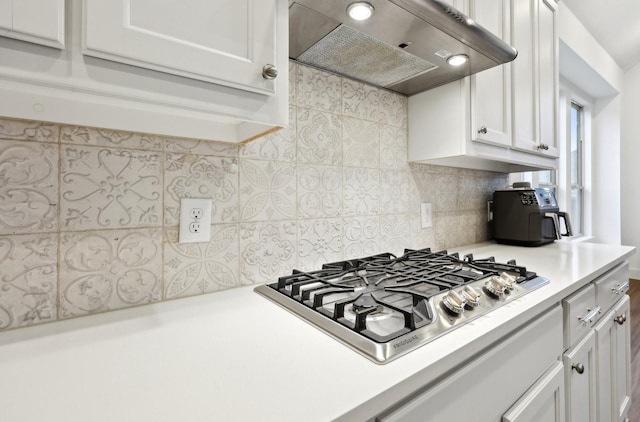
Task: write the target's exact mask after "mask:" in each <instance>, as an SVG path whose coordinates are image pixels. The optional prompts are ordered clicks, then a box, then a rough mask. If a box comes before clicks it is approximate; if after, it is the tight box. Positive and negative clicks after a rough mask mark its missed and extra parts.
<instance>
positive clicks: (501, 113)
mask: <svg viewBox="0 0 640 422" xmlns="http://www.w3.org/2000/svg"><path fill="white" fill-rule="evenodd" d="M527 1H528V0H527ZM515 3H518V7H521V5H520V4H519V3H522V1H516V2H515ZM460 4H461V2H456V3H455V4H454V6H457V7H460ZM465 4H466V8H465V10H466V9H467V8H468V10H467V13H468V14H469V16H470V17H471V18H473V19H474V20H476V21H477V22H478V23H479V24H480V25H482V26H483V27H485V28H486V29H488V30H489V31H491V32H492V33H494V34H495V35H497V36H498V37H500V38H502V39H503V40H504V41H506V42H507V43H509V44H511V37H512V35H511V31H512V29H511V25H512V16H513V14H514V13H516V12H512V10H511V8H512V7H514V6H513V4H514V0H483V1H478V0H469V1H468V2H467V3H465ZM519 12H520V9H519V11H518V13H519ZM525 15H526V18H527V19H531V14H530V13H529V11H528V9H527V13H525ZM528 22H529V21H528V20H527V23H528ZM526 30H528V31H533V29H532V27H531V25H530V24H528V25H527V28H526ZM550 37H552V39H553V40H555V33H552V34H551V35H550ZM522 56H523V54H522V52H519V54H518V57H516V59H515V60H516V61H518V60H523V61H524V62H525V65H526V66H532V60H533V59H534V58H535V57H534V56H533V55H529V54H527V53H526V52H525V54H524V58H523V57H522ZM527 60H528V61H527ZM512 69H513V68H512V67H511V64H504V65H499V66H496V67H493V68H490V69H487V70H484V71H482V72H479V73H477V74H475V75H471V76H469V77H467V78H464V79H462V80H460V81H455V82H451V83H449V84H446V85H443V86H440V87H437V88H434V89H431V90H429V91H425V92H422V93H420V94H417V95H413V96H411V97H409V151H408V156H409V161H413V162H423V163H431V164H438V165H446V166H454V167H463V168H473V169H480V170H493V171H501V172H517V171H527V170H539V169H549V168H555V167H557V160H556V159H555V158H554V157H550V156H549V155H548V154H546V153H540V152H539V151H538V150H537V149H533V148H531V149H527V148H521V147H520V145H518V144H516V143H515V142H514V139H515V138H514V131H513V127H512V125H513V122H514V118H513V114H512V113H513V110H514V109H517V111H518V112H519V113H521V114H522V116H523V119H525V120H526V119H527V118H528V119H529V120H530V121H531V122H533V121H534V120H536V121H537V119H538V117H537V114H536V113H537V111H536V108H534V106H533V105H531V106H530V107H529V109H527V110H525V109H523V108H521V107H517V108H516V107H513V106H512V104H513V103H514V102H516V101H520V100H519V99H518V98H515V97H514V90H513V89H512V83H520V82H519V81H518V80H515V79H512V75H511V71H512ZM552 72H553V70H552V71H551V73H552ZM526 80H527V85H526V87H525V89H529V90H530V91H532V90H533V89H534V86H533V85H532V83H531V80H532V79H531V77H528V78H527V79H526ZM554 86H555V85H554ZM536 89H537V88H536ZM528 96H529V97H531V98H533V93H532V92H531V93H530V94H529V95H528ZM536 98H537V97H536ZM532 101H533V100H532ZM525 105H530V102H529V101H527V102H525ZM547 111H548V110H547V109H546V108H545V112H547ZM549 113H555V111H554V110H552V111H550V112H549ZM545 116H547V114H545ZM554 116H555V114H552V115H551V117H552V118H553V117H554ZM553 122H554V123H553V124H554V125H555V118H554V120H553ZM532 124H533V123H531V125H529V126H530V127H532ZM545 127H546V126H545Z"/></svg>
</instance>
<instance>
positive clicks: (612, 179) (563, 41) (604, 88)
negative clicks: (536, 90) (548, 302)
mask: <svg viewBox="0 0 640 422" xmlns="http://www.w3.org/2000/svg"><path fill="white" fill-rule="evenodd" d="M558 34H559V37H560V74H561V75H562V77H563V78H565V79H567V80H568V81H569V82H570V83H571V84H572V85H574V86H576V87H577V88H579V89H580V90H582V91H583V92H584V93H586V94H588V95H589V96H590V97H591V98H593V104H592V105H591V106H590V107H589V110H590V111H591V130H592V132H591V148H592V149H591V151H590V156H591V161H590V163H589V164H590V165H591V173H590V175H589V178H588V179H589V180H590V185H589V186H587V187H586V188H587V190H588V192H587V197H588V198H590V201H588V203H586V204H585V206H586V207H589V211H590V212H589V214H590V216H591V223H592V227H591V234H592V236H593V241H594V242H599V243H614V244H619V243H621V241H622V232H623V231H624V230H626V227H625V228H624V230H623V229H622V227H624V226H623V223H622V222H621V196H622V195H621V189H620V181H621V178H623V177H622V176H621V173H620V167H621V165H620V162H621V158H620V154H621V124H622V123H621V110H622V109H623V108H624V107H623V105H622V99H621V95H620V93H621V92H622V88H623V80H624V75H623V72H622V70H621V69H620V68H619V67H618V66H617V64H616V63H615V61H614V60H613V59H612V58H611V56H609V54H608V53H607V52H606V51H605V50H604V49H603V48H602V47H601V46H600V44H598V42H597V41H596V40H595V39H594V38H593V37H592V36H591V34H590V33H589V32H588V31H587V29H586V28H585V27H584V26H583V25H582V24H581V23H580V21H578V20H577V19H576V17H575V16H574V15H573V13H572V12H571V11H570V10H569V9H568V8H567V7H566V6H565V5H564V4H563V3H560V8H559V11H558ZM625 177H626V176H625Z"/></svg>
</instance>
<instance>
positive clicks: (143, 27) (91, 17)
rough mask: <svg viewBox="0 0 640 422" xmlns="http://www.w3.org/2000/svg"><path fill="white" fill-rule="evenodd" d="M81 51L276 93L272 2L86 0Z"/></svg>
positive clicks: (247, 0) (257, 0) (232, 0)
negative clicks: (266, 71) (271, 70)
mask: <svg viewBox="0 0 640 422" xmlns="http://www.w3.org/2000/svg"><path fill="white" fill-rule="evenodd" d="M84 6H85V8H84V37H83V43H84V45H83V47H84V53H85V54H87V55H91V56H95V57H100V58H105V59H109V60H114V61H116V62H121V63H129V64H132V65H135V66H139V67H144V68H149V69H154V70H160V71H163V72H167V73H170V74H175V75H182V76H186V77H188V78H194V79H200V80H204V81H209V82H215V83H219V84H223V85H227V86H232V87H236V88H240V89H245V90H250V91H255V92H260V93H264V94H267V95H271V94H273V93H274V89H275V83H274V80H273V79H269V78H268V77H267V78H265V77H263V74H262V73H263V68H264V67H265V66H274V67H275V64H276V57H275V55H276V44H275V42H276V40H275V37H274V34H275V25H276V20H275V17H276V9H277V3H276V1H275V0H216V1H210V0H190V1H184V0H124V1H104V0H84Z"/></svg>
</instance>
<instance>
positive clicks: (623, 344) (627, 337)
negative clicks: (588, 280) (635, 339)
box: [612, 296, 631, 421]
mask: <svg viewBox="0 0 640 422" xmlns="http://www.w3.org/2000/svg"><path fill="white" fill-rule="evenodd" d="M613 317H614V325H615V334H614V339H613V340H614V348H613V349H614V354H613V365H612V370H613V373H614V382H615V387H614V392H615V393H614V395H613V406H614V409H613V410H614V419H612V420H616V421H623V420H624V419H625V418H626V417H627V413H628V412H629V406H630V405H631V324H630V323H629V321H628V319H629V317H630V301H629V296H625V297H624V298H623V299H621V300H620V302H618V304H617V305H616V306H615V308H614V309H613Z"/></svg>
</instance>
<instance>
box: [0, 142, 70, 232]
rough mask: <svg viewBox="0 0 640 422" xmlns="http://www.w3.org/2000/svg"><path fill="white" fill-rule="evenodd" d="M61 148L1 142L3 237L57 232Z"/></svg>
mask: <svg viewBox="0 0 640 422" xmlns="http://www.w3.org/2000/svg"><path fill="white" fill-rule="evenodd" d="M57 209H58V145H52V144H46V143H33V142H20V141H15V142H11V141H0V235H2V234H16V233H42V232H51V231H56V230H57V228H58V225H57V215H56V213H57Z"/></svg>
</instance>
